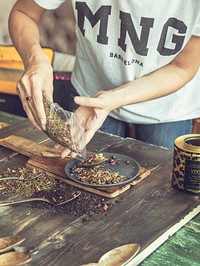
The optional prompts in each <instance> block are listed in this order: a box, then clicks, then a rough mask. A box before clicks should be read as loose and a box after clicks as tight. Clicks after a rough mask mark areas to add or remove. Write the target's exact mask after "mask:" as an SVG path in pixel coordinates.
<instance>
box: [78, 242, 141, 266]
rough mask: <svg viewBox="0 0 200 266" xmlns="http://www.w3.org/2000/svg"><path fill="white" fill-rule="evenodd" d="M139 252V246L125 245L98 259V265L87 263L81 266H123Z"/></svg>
mask: <svg viewBox="0 0 200 266" xmlns="http://www.w3.org/2000/svg"><path fill="white" fill-rule="evenodd" d="M139 250H140V245H139V244H135V243H133V244H127V245H124V246H120V247H117V248H114V249H112V250H110V251H108V252H107V253H105V254H104V255H103V256H102V257H101V258H100V260H99V261H98V263H88V264H84V265H81V266H93V265H98V266H124V265H126V264H127V263H128V262H129V261H130V260H131V259H132V258H133V257H135V256H136V254H137V253H138V251H139Z"/></svg>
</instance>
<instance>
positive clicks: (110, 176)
mask: <svg viewBox="0 0 200 266" xmlns="http://www.w3.org/2000/svg"><path fill="white" fill-rule="evenodd" d="M74 174H75V175H76V176H77V180H79V181H81V182H83V183H87V184H98V185H106V184H117V183H120V182H123V181H125V180H126V177H125V176H123V175H120V174H119V173H118V172H113V171H110V170H104V169H101V168H99V167H98V166H96V167H94V168H84V167H75V168H73V169H72V175H74Z"/></svg>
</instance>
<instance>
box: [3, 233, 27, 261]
mask: <svg viewBox="0 0 200 266" xmlns="http://www.w3.org/2000/svg"><path fill="white" fill-rule="evenodd" d="M24 240H25V238H24V237H22V236H7V237H1V238H0V253H4V252H7V251H9V250H11V249H13V248H14V247H15V246H17V245H19V244H20V243H22V242H23V241H24ZM0 265H2V264H0Z"/></svg>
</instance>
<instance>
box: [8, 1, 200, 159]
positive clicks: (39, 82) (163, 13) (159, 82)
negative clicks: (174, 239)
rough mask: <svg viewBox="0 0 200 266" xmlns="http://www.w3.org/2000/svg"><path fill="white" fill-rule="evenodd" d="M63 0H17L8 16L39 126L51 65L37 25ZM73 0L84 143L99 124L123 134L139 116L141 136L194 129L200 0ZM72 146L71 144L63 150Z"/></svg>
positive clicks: (29, 107)
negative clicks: (194, 78)
mask: <svg viewBox="0 0 200 266" xmlns="http://www.w3.org/2000/svg"><path fill="white" fill-rule="evenodd" d="M63 2H64V0H49V1H46V0H18V1H17V3H16V4H15V6H14V7H13V9H12V11H11V14H10V19H9V29H10V35H11V38H12V40H13V43H14V45H15V47H16V49H17V50H18V52H19V54H20V55H21V57H22V60H23V62H24V66H25V72H24V75H23V76H22V78H21V79H20V81H19V82H18V88H17V90H18V94H19V96H20V98H21V101H22V104H23V107H24V110H25V111H26V113H27V116H28V117H29V119H30V121H31V122H32V123H33V125H35V126H36V127H38V128H40V129H41V128H43V129H45V123H46V117H45V113H44V107H43V102H42V92H43V91H45V92H46V94H47V95H48V97H49V98H50V99H52V92H53V70H52V68H51V66H50V64H49V61H48V60H47V58H46V56H45V55H44V54H43V52H42V50H41V47H40V44H39V31H38V25H39V22H40V19H41V16H42V15H43V13H44V12H45V10H46V9H55V8H57V7H58V6H59V5H60V4H62V3H63ZM71 2H72V6H73V10H74V15H75V18H76V34H77V48H76V62H75V67H74V70H73V73H72V84H73V86H74V88H75V89H74V91H75V97H74V102H75V104H77V105H79V107H78V108H77V109H76V111H75V113H76V115H77V117H78V118H79V121H80V123H81V125H82V126H83V128H84V130H85V136H86V143H88V142H89V141H90V140H91V138H92V137H93V135H94V133H95V132H96V131H97V130H98V129H101V130H103V131H106V132H109V133H113V134H118V135H122V136H123V134H124V132H125V127H126V124H127V123H134V124H136V137H137V138H138V139H140V140H143V141H148V142H150V143H153V144H157V145H160V146H166V147H169V148H171V147H172V146H173V142H174V139H175V138H176V137H177V136H180V135H183V134H186V133H190V132H191V127H192V119H194V118H197V117H200V100H199V91H198V90H199V89H198V88H193V87H192V82H190V81H191V80H192V79H193V77H194V76H195V75H196V73H197V71H198V68H199V63H200V38H199V36H200V1H199V0H196V1H195V0H193V1H191V0H186V1H184V6H183V1H182V0H177V1H168V0H163V1H160V0H145V1H135V0H132V1H131V0H130V1H128V0H127V1H121V0H115V1H112V0H102V1H93V0H86V1H75V0H72V1H71ZM76 95H77V96H76ZM79 95H80V96H79ZM30 97H31V98H30ZM30 99H31V101H29V100H30ZM72 105H73V103H72ZM69 153H70V151H69V150H68V149H65V150H64V151H63V152H62V157H65V156H66V155H67V154H69Z"/></svg>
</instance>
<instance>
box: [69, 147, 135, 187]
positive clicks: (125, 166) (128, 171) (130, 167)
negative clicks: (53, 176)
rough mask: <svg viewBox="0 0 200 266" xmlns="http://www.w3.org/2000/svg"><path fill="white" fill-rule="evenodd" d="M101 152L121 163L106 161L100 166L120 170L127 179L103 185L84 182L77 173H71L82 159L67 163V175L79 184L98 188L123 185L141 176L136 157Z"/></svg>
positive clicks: (105, 168)
mask: <svg viewBox="0 0 200 266" xmlns="http://www.w3.org/2000/svg"><path fill="white" fill-rule="evenodd" d="M101 153H103V154H104V155H105V156H106V157H109V158H114V160H115V161H118V162H119V164H116V165H112V164H110V163H109V162H104V163H102V164H101V165H100V166H99V167H101V169H102V168H103V169H104V170H109V171H113V172H118V173H119V174H120V175H124V176H125V177H126V180H124V181H122V182H119V183H115V184H103V185H101V184H88V183H86V182H82V181H80V180H78V175H77V174H73V173H71V169H72V168H73V167H74V166H75V165H76V164H77V163H80V161H78V160H76V159H72V160H71V161H69V162H68V163H67V164H66V166H65V173H66V175H67V176H68V177H69V178H70V179H71V180H73V181H75V182H77V183H79V184H82V185H85V186H89V187H96V188H98V187H100V188H106V187H107V188H108V187H114V186H122V185H125V184H128V183H130V182H131V181H132V180H133V179H135V178H136V177H138V176H139V173H140V165H139V163H138V162H137V161H135V160H134V159H132V158H130V157H128V156H125V155H122V154H117V153H108V152H101ZM90 156H92V154H88V155H87V157H90ZM127 162H128V163H127Z"/></svg>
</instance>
